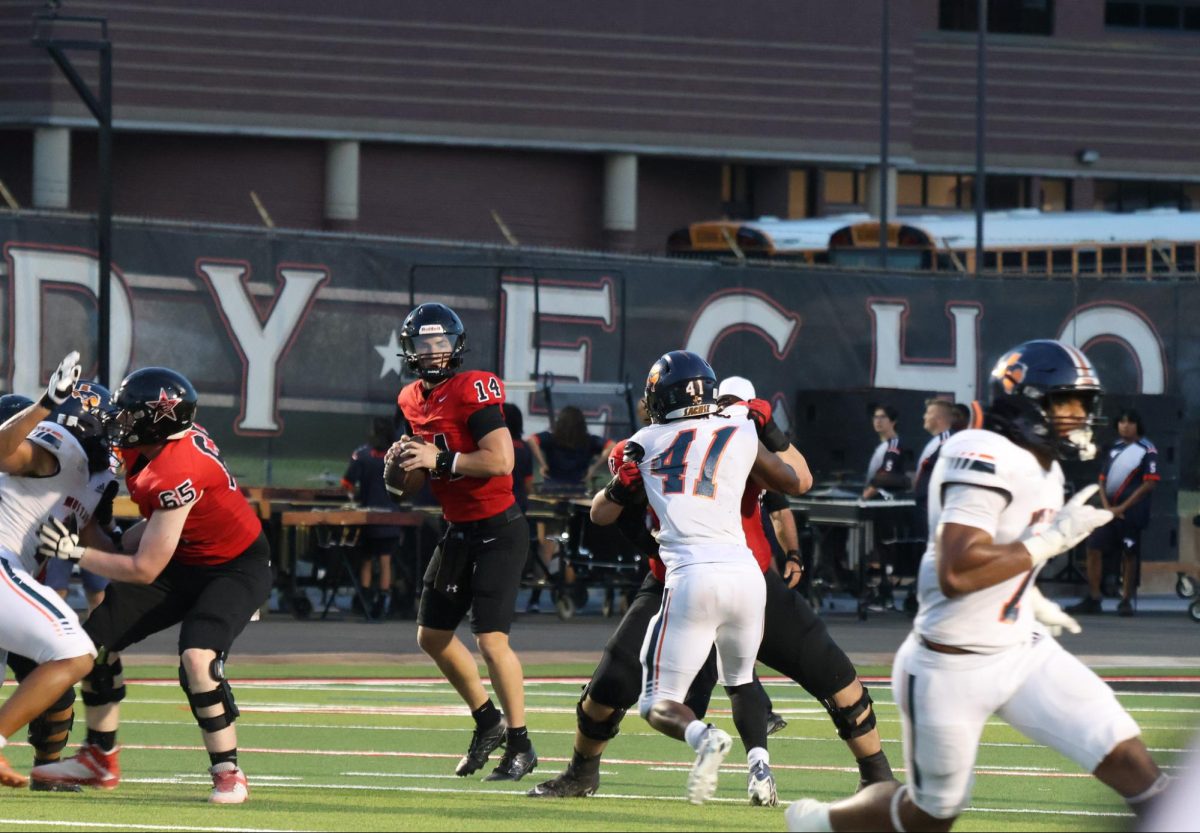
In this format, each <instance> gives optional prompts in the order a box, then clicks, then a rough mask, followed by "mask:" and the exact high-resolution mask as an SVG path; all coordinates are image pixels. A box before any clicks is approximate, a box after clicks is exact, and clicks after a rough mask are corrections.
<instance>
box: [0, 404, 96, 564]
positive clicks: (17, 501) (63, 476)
mask: <svg viewBox="0 0 1200 833" xmlns="http://www.w3.org/2000/svg"><path fill="white" fill-rule="evenodd" d="M28 440H29V441H30V442H32V443H34V444H35V445H39V446H41V447H42V448H44V449H46V450H47V451H49V452H50V453H51V454H53V455H54V456H55V457H56V458H58V473H57V474H54V475H51V476H49V477H17V476H14V475H10V474H4V473H0V558H3V559H4V560H6V561H10V562H13V563H16V564H20V565H21V567H22V569H24V570H25V571H26V572H28V573H29V574H30V575H35V576H36V575H37V574H38V571H39V570H40V568H41V565H40V564H39V562H38V558H37V545H38V527H39V526H40V525H41V523H42V521H43V520H45V519H46V517H47V516H49V515H51V514H53V515H54V516H55V517H58V518H65V517H66V516H67V514H68V513H69V512H75V513H76V515H77V517H78V518H79V520H80V521H83V520H84V517H85V515H86V518H87V519H90V518H91V513H92V511H93V510H95V508H96V503H97V502H98V501H99V499H100V497H99V495H96V497H95V499H92V497H91V495H92V492H93V489H92V488H91V487H90V485H89V482H90V481H91V479H92V478H91V477H90V475H89V474H88V464H87V454H86V453H85V452H84V450H83V446H81V445H80V444H79V441H78V440H77V439H75V438H74V437H73V436H71V434H69V433H68V432H67V431H66V430H65V429H64V428H62V427H61V426H59V425H56V424H55V423H53V422H39V423H38V425H37V427H36V428H35V429H33V432H32V433H30V435H29V437H28ZM109 479H110V480H111V479H112V476H111V475H109ZM105 485H107V481H106V482H105ZM100 492H101V494H102V493H103V486H101V488H100ZM89 501H90V508H87V509H86V512H85V511H84V509H85V507H87V504H88V502H89ZM82 528H83V525H82V524H81V525H80V529H82Z"/></svg>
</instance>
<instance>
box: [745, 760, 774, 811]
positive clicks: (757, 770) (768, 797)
mask: <svg viewBox="0 0 1200 833" xmlns="http://www.w3.org/2000/svg"><path fill="white" fill-rule="evenodd" d="M746 792H747V793H748V794H749V796H750V804H751V806H754V807H778V806H779V793H778V792H776V790H775V776H774V775H772V774H771V767H769V766H767V765H766V764H764V763H762V762H761V761H760V762H759V763H757V764H755V765H754V766H752V767H750V777H749V779H748V780H747V782H746Z"/></svg>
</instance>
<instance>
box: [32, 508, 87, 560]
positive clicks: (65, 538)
mask: <svg viewBox="0 0 1200 833" xmlns="http://www.w3.org/2000/svg"><path fill="white" fill-rule="evenodd" d="M83 549H84V548H83V547H82V546H80V544H79V527H78V525H77V524H76V522H75V515H74V514H71V515H68V516H67V521H66V523H63V522H62V521H60V520H59V519H58V518H54V517H51V518H47V519H46V520H44V521H42V525H41V526H40V527H38V549H37V551H38V557H39V558H43V559H51V558H58V559H61V560H63V561H70V562H71V563H72V564H75V563H77V562H78V561H79V559H81V558H83Z"/></svg>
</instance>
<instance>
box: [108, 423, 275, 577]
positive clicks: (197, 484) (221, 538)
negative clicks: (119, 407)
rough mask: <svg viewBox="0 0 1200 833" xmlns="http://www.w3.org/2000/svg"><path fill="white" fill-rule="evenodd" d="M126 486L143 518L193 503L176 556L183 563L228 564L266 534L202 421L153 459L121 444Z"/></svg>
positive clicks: (167, 444)
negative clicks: (201, 427) (203, 426)
mask: <svg viewBox="0 0 1200 833" xmlns="http://www.w3.org/2000/svg"><path fill="white" fill-rule="evenodd" d="M120 452H121V459H122V461H123V462H124V464H125V485H126V486H127V487H128V488H129V496H130V497H131V498H132V499H133V502H134V503H136V504H137V506H138V511H139V512H140V514H141V516H142V517H143V518H149V517H150V516H151V515H153V514H154V513H155V512H158V511H160V510H168V509H179V508H181V507H184V506H189V505H192V504H194V505H193V506H192V509H191V511H190V512H189V513H188V516H187V519H186V520H185V521H184V524H183V533H182V534H181V535H180V536H179V545H178V546H177V547H176V549H175V554H174V555H173V556H172V559H173V560H174V561H176V562H178V563H181V564H189V565H213V564H223V563H225V562H226V561H232V560H233V559H234V558H237V557H238V556H239V555H241V554H242V553H243V552H245V550H246V548H247V547H249V546H250V545H251V544H252V543H254V540H255V539H256V538H258V536H259V535H260V534H262V523H261V522H260V521H259V519H258V515H257V514H255V512H254V510H253V509H252V508H250V504H249V503H247V502H246V498H245V497H243V495H242V492H241V490H240V489H239V488H238V484H237V481H236V480H234V478H233V475H232V474H230V472H229V469H227V468H226V467H225V462H224V461H223V460H222V459H221V453H220V451H218V449H217V445H216V443H214V442H213V441H212V439H211V438H210V437H209V436H208V434H206V433H204V431H202V430H200V428H199V427H198V426H195V427H192V428H189V429H188V430H187V431H185V432H183V436H181V437H179V438H178V439H174V440H170V441H168V442H167V443H166V445H164V446H163V448H162V451H160V452H159V453H158V454H157V455H155V456H154V458H153V459H149V458H147V457H146V456H144V455H143V454H142V453H141V452H139V451H137V450H136V449H132V448H123V449H120Z"/></svg>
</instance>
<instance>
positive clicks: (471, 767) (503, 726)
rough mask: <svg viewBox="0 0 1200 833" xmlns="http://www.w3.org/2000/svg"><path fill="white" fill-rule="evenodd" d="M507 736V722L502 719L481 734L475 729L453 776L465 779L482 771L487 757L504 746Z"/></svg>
mask: <svg viewBox="0 0 1200 833" xmlns="http://www.w3.org/2000/svg"><path fill="white" fill-rule="evenodd" d="M507 735H508V722H507V721H506V720H505V719H504V718H503V717H502V718H500V722H499V723H497V724H496V725H495V726H493V727H492V728H490V729H488V730H487V731H484V732H481V731H479V730H478V729H476V730H475V731H474V732H472V733H471V745H470V746H469V747H467V754H466V755H463V757H462V760H461V761H459V762H458V766H457V767H455V768H454V774H455V775H457V776H458V777H459V778H465V777H467V776H468V775H470V774H472V773H474V772H478V771H479V770H481V769H483V765H484V764H486V763H487V762H488V756H489V755H491V754H492V753H493V752H495V751H496V749H497V748H498V747H500V746H503V745H504V739H505V737H507Z"/></svg>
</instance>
